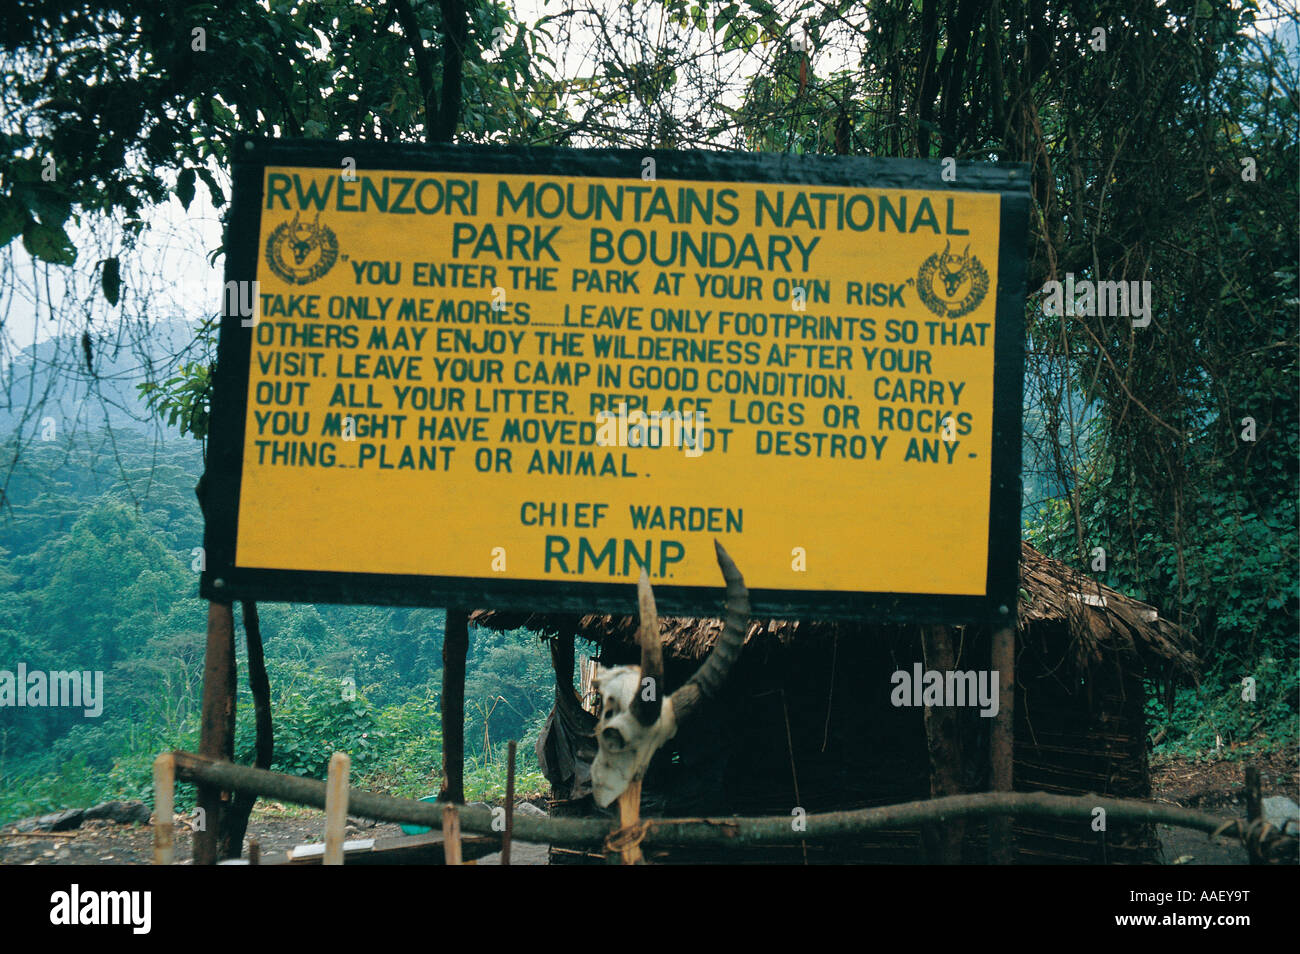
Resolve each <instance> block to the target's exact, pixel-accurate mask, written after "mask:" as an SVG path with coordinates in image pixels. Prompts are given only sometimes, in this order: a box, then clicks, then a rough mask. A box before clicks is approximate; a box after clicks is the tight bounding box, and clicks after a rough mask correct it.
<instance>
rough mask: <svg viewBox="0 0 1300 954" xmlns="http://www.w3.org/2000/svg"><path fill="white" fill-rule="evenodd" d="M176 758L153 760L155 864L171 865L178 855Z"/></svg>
mask: <svg viewBox="0 0 1300 954" xmlns="http://www.w3.org/2000/svg"><path fill="white" fill-rule="evenodd" d="M175 809H176V756H174V755H173V754H172V753H171V752H164V753H163V754H162V755H160V756H158V757H157V758H156V759H154V760H153V863H154V864H156V865H169V864H171V863H172V860H173V858H174V857H175V854H176V822H175Z"/></svg>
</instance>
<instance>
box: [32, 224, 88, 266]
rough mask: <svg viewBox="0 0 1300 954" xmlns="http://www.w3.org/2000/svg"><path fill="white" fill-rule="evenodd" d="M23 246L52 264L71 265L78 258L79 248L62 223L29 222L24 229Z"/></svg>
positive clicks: (34, 255)
mask: <svg viewBox="0 0 1300 954" xmlns="http://www.w3.org/2000/svg"><path fill="white" fill-rule="evenodd" d="M23 247H24V248H26V249H27V251H28V252H30V253H31V255H32V257H33V258H39V259H40V260H41V261H42V262H49V263H50V264H51V265H71V264H72V263H73V262H75V261H76V260H77V250H76V248H75V247H74V246H73V244H72V240H71V239H69V238H68V233H67V232H65V231H63V226H61V225H37V224H36V223H35V222H28V223H27V226H26V227H25V228H24V229H23Z"/></svg>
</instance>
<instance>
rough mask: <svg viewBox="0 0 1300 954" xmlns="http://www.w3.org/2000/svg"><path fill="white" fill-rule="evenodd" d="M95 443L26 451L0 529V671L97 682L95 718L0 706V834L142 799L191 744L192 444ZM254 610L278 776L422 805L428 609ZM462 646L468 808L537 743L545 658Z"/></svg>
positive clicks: (514, 640) (246, 734)
mask: <svg viewBox="0 0 1300 954" xmlns="http://www.w3.org/2000/svg"><path fill="white" fill-rule="evenodd" d="M96 437H97V439H96V440H93V441H92V440H90V439H88V438H87V439H84V440H83V439H78V440H76V441H68V442H67V443H60V442H57V441H50V442H39V441H38V442H36V443H34V444H32V445H30V446H29V447H28V448H26V449H25V450H24V451H23V453H22V455H21V458H20V460H19V462H18V465H17V466H16V468H15V470H14V473H13V475H12V477H11V479H10V482H9V488H8V493H7V499H8V503H9V506H8V507H7V509H6V512H5V513H4V515H3V516H2V517H0V659H2V660H4V666H3V668H7V669H10V670H11V671H12V670H13V669H14V667H15V666H16V665H17V663H19V662H22V663H25V664H26V666H27V669H28V670H29V671H36V670H46V671H49V670H67V669H71V668H73V667H76V668H78V669H81V670H89V671H96V670H98V671H102V672H103V673H104V677H103V679H104V699H103V712H102V714H101V715H99V716H98V717H93V716H86V715H85V714H84V713H83V711H82V710H80V709H71V708H39V709H33V708H10V707H6V708H4V709H2V710H0V821H4V820H8V819H11V818H14V817H20V816H24V815H31V814H34V813H37V812H40V811H44V810H47V809H54V808H60V807H65V806H78V805H89V804H93V803H94V802H96V801H100V800H102V799H104V798H109V797H114V796H132V797H144V796H146V795H147V794H148V791H149V786H150V784H151V782H150V774H149V771H150V764H151V762H152V760H153V757H154V756H155V755H156V754H157V753H158V752H160V751H163V750H165V749H169V748H174V747H183V748H190V749H193V748H194V747H195V746H196V745H197V739H198V712H199V700H200V692H201V681H202V670H203V639H204V637H203V633H204V627H203V621H204V619H205V614H206V609H205V604H203V603H201V602H200V600H199V599H198V596H197V580H198V575H197V565H198V564H197V560H198V558H199V556H200V550H199V548H200V546H201V544H202V539H203V528H202V520H201V517H200V514H199V509H198V505H197V502H196V500H195V496H194V484H195V481H196V479H197V474H198V473H199V472H200V471H201V467H202V462H201V457H200V453H199V445H198V444H197V443H196V442H194V441H191V440H179V439H173V440H171V441H166V442H161V443H157V442H154V441H152V440H150V439H148V438H146V437H144V436H142V435H141V433H140V432H138V431H135V430H130V429H121V430H116V431H114V433H113V434H112V436H111V439H110V436H109V435H108V433H106V432H104V433H101V434H99V435H96ZM4 452H5V453H6V454H9V453H12V452H13V449H12V447H6V448H5V449H4ZM259 611H260V612H259V615H260V618H261V625H262V633H263V639H264V640H265V644H266V655H267V666H268V670H269V675H270V679H271V686H272V692H273V702H274V713H275V720H276V738H275V768H276V769H278V770H281V771H285V772H292V773H295V774H308V775H315V776H319V777H323V776H324V771H325V767H326V763H327V762H328V760H329V756H330V753H332V752H334V751H347V752H350V753H351V754H352V757H353V764H354V772H356V773H357V775H358V776H359V777H361V778H363V779H367V780H368V781H369V783H370V784H372V785H373V786H375V787H378V788H383V789H386V790H390V791H393V792H397V793H401V794H406V795H421V796H422V795H427V794H430V793H434V792H436V791H437V788H438V778H439V772H440V771H441V751H442V750H441V745H440V731H439V724H440V716H439V713H438V692H439V686H440V683H441V671H442V661H441V648H442V625H443V621H442V612H441V611H440V610H419V609H388V608H376V607H340V606H310V605H287V604H263V605H261V606H259ZM236 622H237V624H238V623H239V622H240V621H239V620H238V618H237V621H236ZM472 640H473V643H472V652H471V654H470V659H469V664H468V665H469V668H468V674H467V681H466V742H467V747H468V754H469V775H468V782H467V784H468V790H469V795H468V797H483V796H488V795H491V794H493V793H499V791H501V790H503V789H504V778H505V775H504V765H503V761H502V759H503V753H504V745H503V744H504V743H505V742H506V741H507V740H510V739H519V740H530V742H531V740H535V739H536V736H537V729H538V726H539V724H540V722H541V721H543V720H544V718H545V715H546V713H547V711H548V710H549V708H550V703H551V697H552V689H551V685H552V681H551V669H550V656H549V653H547V652H546V650H545V647H544V645H543V644H541V643H540V642H539V641H538V640H537V639H536V638H535V637H533V636H531V635H530V634H527V633H522V632H521V633H515V634H500V633H493V632H489V631H486V630H476V631H474V633H473V635H472ZM241 645H242V640H241ZM240 665H241V672H242V671H244V670H243V668H242V667H243V665H244V664H243V661H242V649H241V663H240ZM353 687H355V688H353ZM241 693H242V695H241V697H240V703H239V706H240V714H241V718H240V724H239V736H238V743H237V745H238V753H237V754H239V755H240V756H241V758H246V759H247V760H251V750H252V719H251V713H252V704H251V698H250V697H248V690H247V685H246V681H245V684H244V685H243V686H242V687H241ZM519 751H520V759H521V766H522V767H523V769H524V770H525V772H530V773H531V772H534V771H535V765H536V759H535V756H534V754H533V752H532V747H531V744H521V746H520V750H519ZM523 782H524V790H528V786H530V785H531V786H533V787H537V786H538V785H540V784H541V783H540V777H539V776H535V775H526V776H525V778H524V780H523Z"/></svg>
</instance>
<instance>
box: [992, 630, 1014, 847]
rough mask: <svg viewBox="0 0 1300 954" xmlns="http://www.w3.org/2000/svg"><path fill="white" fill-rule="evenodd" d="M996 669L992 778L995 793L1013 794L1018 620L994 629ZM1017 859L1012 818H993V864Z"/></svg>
mask: <svg viewBox="0 0 1300 954" xmlns="http://www.w3.org/2000/svg"><path fill="white" fill-rule="evenodd" d="M993 669H994V671H996V672H997V674H998V714H997V715H996V716H994V717H993V727H992V729H991V735H992V738H991V740H990V745H989V760H990V765H989V776H990V781H991V782H992V785H991V788H992V790H993V791H994V792H1010V791H1012V790H1013V787H1014V785H1015V777H1014V770H1013V760H1014V758H1015V742H1016V723H1015V714H1016V628H1015V623H1014V620H1013V621H1012V622H1011V623H1010V624H1005V623H1004V624H1001V625H998V626H996V627H995V628H994V630H993ZM1014 860H1015V850H1014V847H1013V845H1012V843H1011V816H1010V815H993V816H991V817H990V818H989V861H990V863H992V864H995V865H1009V864H1011V863H1012V862H1013V861H1014Z"/></svg>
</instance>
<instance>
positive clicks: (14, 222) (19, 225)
mask: <svg viewBox="0 0 1300 954" xmlns="http://www.w3.org/2000/svg"><path fill="white" fill-rule="evenodd" d="M26 222H27V209H25V208H24V207H23V205H22V203H21V202H16V201H15V200H13V199H8V198H5V199H0V247H3V246H5V245H8V244H9V242H10V241H11V240H12V239H13V237H14V236H15V235H21V234H22V231H23V226H24V225H25V224H26Z"/></svg>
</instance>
